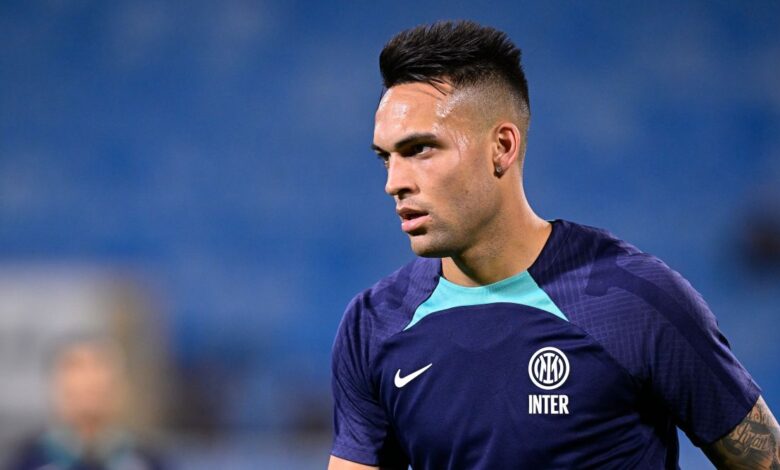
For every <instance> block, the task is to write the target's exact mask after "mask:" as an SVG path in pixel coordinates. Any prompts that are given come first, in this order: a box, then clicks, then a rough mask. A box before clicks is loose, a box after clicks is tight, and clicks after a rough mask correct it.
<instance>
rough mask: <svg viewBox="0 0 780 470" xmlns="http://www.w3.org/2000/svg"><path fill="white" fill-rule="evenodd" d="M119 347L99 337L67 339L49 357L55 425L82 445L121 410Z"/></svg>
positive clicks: (121, 383)
mask: <svg viewBox="0 0 780 470" xmlns="http://www.w3.org/2000/svg"><path fill="white" fill-rule="evenodd" d="M123 379H124V367H123V362H122V355H121V353H120V351H119V347H118V346H117V345H116V344H114V343H113V342H112V341H111V340H109V339H107V338H104V337H102V336H92V335H90V336H83V337H77V338H71V339H69V340H68V341H66V342H63V343H62V344H60V345H59V346H58V347H57V349H56V351H55V353H54V356H53V370H52V380H53V383H52V386H53V387H52V398H53V401H54V412H55V414H56V417H57V419H58V421H59V422H60V423H61V424H63V425H65V426H67V427H68V428H71V429H72V430H74V431H75V432H77V433H78V434H79V435H80V437H81V438H82V439H84V440H85V441H91V440H93V439H98V438H99V436H100V433H101V432H102V431H104V430H105V429H106V428H108V427H110V426H111V425H112V424H114V420H115V419H116V418H117V417H118V414H119V412H120V408H121V406H122V398H123V393H124V380H123Z"/></svg>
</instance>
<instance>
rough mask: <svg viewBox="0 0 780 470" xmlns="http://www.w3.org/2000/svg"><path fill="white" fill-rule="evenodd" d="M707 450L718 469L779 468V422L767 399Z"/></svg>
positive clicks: (760, 402) (757, 404)
mask: <svg viewBox="0 0 780 470" xmlns="http://www.w3.org/2000/svg"><path fill="white" fill-rule="evenodd" d="M704 453H705V454H707V457H709V459H710V460H711V461H712V463H714V464H715V466H716V467H718V468H719V469H739V470H742V469H745V470H755V469H759V470H760V469H768V470H780V426H778V424H777V420H776V419H775V417H774V416H773V415H772V412H771V411H770V410H769V407H768V406H767V404H766V402H765V401H764V399H763V398H762V397H759V398H758V401H757V402H756V405H755V406H754V407H753V409H752V410H750V412H749V413H748V414H747V416H745V419H743V420H742V422H741V423H739V424H738V425H737V427H735V428H734V429H732V430H731V432H730V433H728V434H727V435H726V436H724V437H722V438H721V439H719V440H718V441H716V442H714V443H713V444H710V445H709V446H707V447H705V448H704Z"/></svg>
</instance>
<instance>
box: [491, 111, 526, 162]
mask: <svg viewBox="0 0 780 470" xmlns="http://www.w3.org/2000/svg"><path fill="white" fill-rule="evenodd" d="M493 139H494V145H493V148H494V154H493V166H494V168H495V171H496V174H497V175H502V174H504V173H506V172H507V171H509V169H510V168H512V166H513V165H514V164H515V162H517V157H518V155H519V151H520V145H521V144H522V139H523V135H522V134H521V133H520V129H518V128H517V126H516V125H514V124H512V123H511V122H502V123H500V124H498V125H497V126H496V127H495V130H494V131H493Z"/></svg>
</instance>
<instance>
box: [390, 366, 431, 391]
mask: <svg viewBox="0 0 780 470" xmlns="http://www.w3.org/2000/svg"><path fill="white" fill-rule="evenodd" d="M432 365H433V363H432V362H431V363H430V364H428V365H427V366H425V367H423V368H422V369H417V370H416V371H414V372H412V373H411V374H409V375H407V376H406V377H401V369H398V372H396V373H395V380H393V383H395V386H396V387H398V388H402V387H405V386H406V384H408V383H409V382H411V381H412V380H414V379H416V378H417V377H419V376H420V375H421V374H422V373H423V372H425V371H426V370H428V369H429V368H430V367H431V366H432Z"/></svg>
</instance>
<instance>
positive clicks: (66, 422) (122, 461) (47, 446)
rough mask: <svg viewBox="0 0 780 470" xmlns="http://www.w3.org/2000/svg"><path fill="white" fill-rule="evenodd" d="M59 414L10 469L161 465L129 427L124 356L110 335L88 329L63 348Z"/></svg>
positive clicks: (56, 402) (58, 364) (56, 375)
mask: <svg viewBox="0 0 780 470" xmlns="http://www.w3.org/2000/svg"><path fill="white" fill-rule="evenodd" d="M53 359H54V361H53V366H54V367H53V370H52V377H51V379H52V402H53V411H54V417H53V418H54V419H53V420H52V422H51V423H50V424H49V426H47V430H46V431H45V432H43V433H41V434H40V435H38V436H36V437H34V438H33V439H31V440H30V441H29V442H28V443H26V445H25V446H23V447H22V448H21V449H20V450H19V451H18V452H17V455H15V456H14V458H13V459H12V460H11V462H10V463H9V464H8V466H7V467H5V468H8V470H39V469H46V470H159V469H162V468H164V466H163V463H162V461H161V459H160V458H159V457H157V456H156V455H155V454H154V453H153V452H150V451H149V450H148V449H146V448H145V447H143V446H141V445H140V443H139V442H138V441H137V440H136V439H135V438H134V436H133V435H132V434H131V433H130V432H129V431H127V430H126V429H125V426H123V423H122V422H121V421H122V420H121V419H120V415H121V411H122V407H123V395H124V392H125V381H126V380H127V379H128V377H126V376H125V369H124V365H123V356H122V354H121V352H120V350H119V347H118V346H117V345H115V344H114V343H113V342H112V341H111V340H110V339H108V338H107V337H103V336H101V335H85V336H83V337H77V338H72V339H69V340H68V341H66V342H65V343H63V344H62V345H61V346H60V347H58V348H57V350H56V351H55V354H54V358H53Z"/></svg>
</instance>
